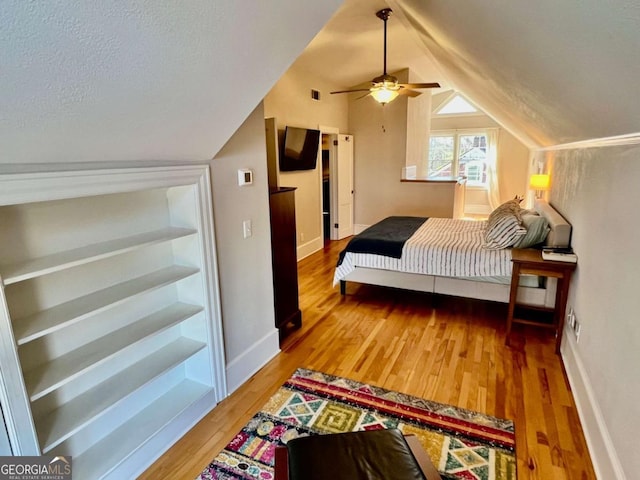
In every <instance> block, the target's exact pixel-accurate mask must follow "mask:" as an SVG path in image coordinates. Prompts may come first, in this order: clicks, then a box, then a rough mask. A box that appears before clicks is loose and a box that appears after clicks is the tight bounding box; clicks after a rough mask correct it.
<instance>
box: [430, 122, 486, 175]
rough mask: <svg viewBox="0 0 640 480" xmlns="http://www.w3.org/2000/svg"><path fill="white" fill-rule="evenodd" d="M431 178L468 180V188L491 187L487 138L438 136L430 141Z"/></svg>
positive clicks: (451, 134) (471, 134) (465, 135)
mask: <svg viewBox="0 0 640 480" xmlns="http://www.w3.org/2000/svg"><path fill="white" fill-rule="evenodd" d="M427 168H428V170H427V176H428V178H431V179H436V180H437V179H439V178H440V179H443V178H451V177H453V178H456V177H458V176H464V177H467V185H475V186H486V184H487V135H486V134H485V133H482V132H477V133H476V132H469V133H434V134H432V135H431V136H430V139H429V162H428V167H427Z"/></svg>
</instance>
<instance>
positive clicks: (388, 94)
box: [371, 86, 398, 105]
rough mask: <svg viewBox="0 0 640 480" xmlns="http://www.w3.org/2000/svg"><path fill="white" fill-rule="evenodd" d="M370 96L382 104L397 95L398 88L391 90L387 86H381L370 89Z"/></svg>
mask: <svg viewBox="0 0 640 480" xmlns="http://www.w3.org/2000/svg"><path fill="white" fill-rule="evenodd" d="M371 96H372V97H373V98H375V100H376V102H378V103H382V104H383V105H384V104H385V103H389V102H390V101H392V100H393V99H394V98H396V97H397V96H398V90H397V89H395V90H392V89H389V88H387V87H386V86H383V87H379V88H374V89H372V90H371Z"/></svg>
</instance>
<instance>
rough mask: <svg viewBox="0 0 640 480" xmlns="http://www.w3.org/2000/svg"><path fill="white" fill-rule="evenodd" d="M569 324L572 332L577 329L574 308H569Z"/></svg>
mask: <svg viewBox="0 0 640 480" xmlns="http://www.w3.org/2000/svg"><path fill="white" fill-rule="evenodd" d="M567 324H568V325H569V327H570V328H571V330H574V329H575V328H576V315H575V313H574V312H573V307H569V312H568V313H567Z"/></svg>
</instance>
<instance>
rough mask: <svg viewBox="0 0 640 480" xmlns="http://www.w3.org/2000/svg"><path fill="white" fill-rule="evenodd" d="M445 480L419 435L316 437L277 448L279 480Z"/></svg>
mask: <svg viewBox="0 0 640 480" xmlns="http://www.w3.org/2000/svg"><path fill="white" fill-rule="evenodd" d="M326 479H330V480H343V479H344V480H390V479H393V480H425V479H426V480H441V477H440V475H439V474H438V472H437V470H436V469H435V467H434V466H433V464H432V463H431V460H430V459H429V457H428V456H427V454H426V452H425V451H424V449H423V448H422V446H421V445H420V442H419V441H418V439H417V438H416V437H415V436H412V435H409V436H407V437H405V436H404V435H403V434H402V432H400V430H397V429H389V430H371V431H362V432H349V433H336V434H329V435H312V436H308V437H299V438H296V439H293V440H290V441H289V442H288V443H287V445H286V447H278V448H277V449H276V458H275V480H326Z"/></svg>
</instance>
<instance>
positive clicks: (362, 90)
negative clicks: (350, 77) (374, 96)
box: [329, 88, 369, 93]
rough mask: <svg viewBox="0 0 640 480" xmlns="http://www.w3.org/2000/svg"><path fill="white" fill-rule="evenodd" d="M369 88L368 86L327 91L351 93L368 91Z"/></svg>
mask: <svg viewBox="0 0 640 480" xmlns="http://www.w3.org/2000/svg"><path fill="white" fill-rule="evenodd" d="M368 91H369V89H368V88H356V89H353V90H338V91H336V92H329V93H351V92H368Z"/></svg>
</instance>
